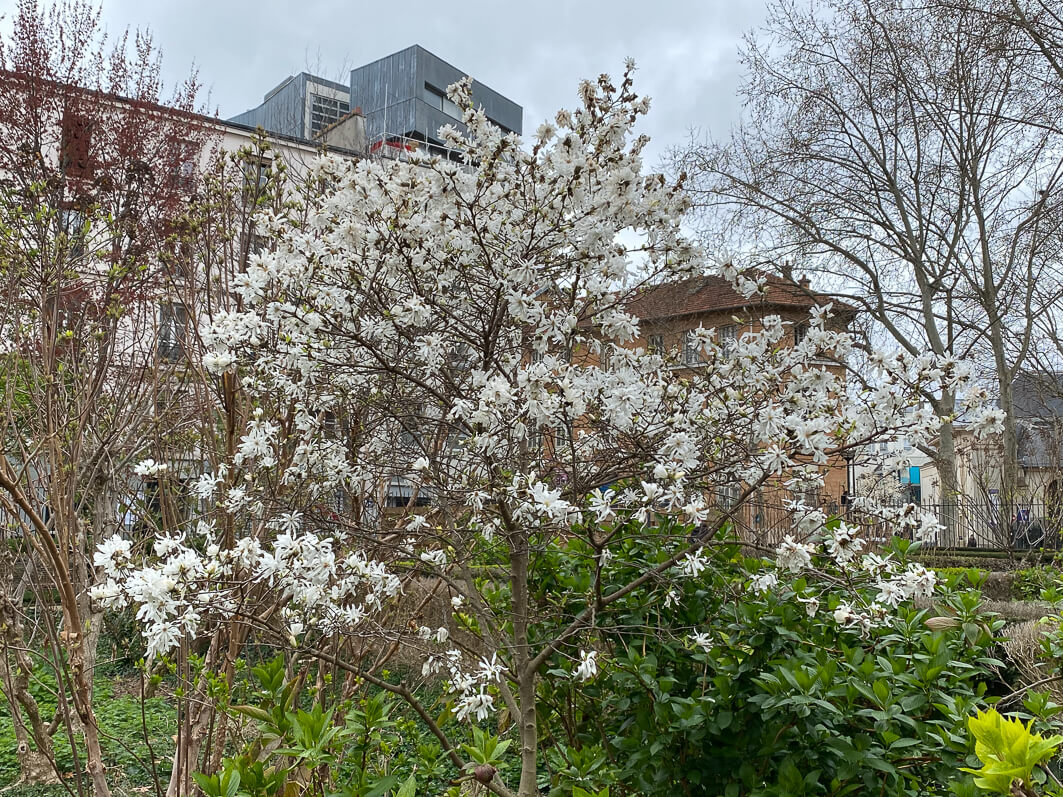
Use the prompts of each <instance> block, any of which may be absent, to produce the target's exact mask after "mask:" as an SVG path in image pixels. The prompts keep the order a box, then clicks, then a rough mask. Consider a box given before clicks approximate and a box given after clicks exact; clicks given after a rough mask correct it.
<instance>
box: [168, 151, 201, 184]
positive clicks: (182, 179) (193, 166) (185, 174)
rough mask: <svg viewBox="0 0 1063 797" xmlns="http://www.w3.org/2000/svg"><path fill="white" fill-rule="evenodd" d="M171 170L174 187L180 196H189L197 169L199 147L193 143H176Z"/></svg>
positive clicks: (194, 182)
mask: <svg viewBox="0 0 1063 797" xmlns="http://www.w3.org/2000/svg"><path fill="white" fill-rule="evenodd" d="M172 168H173V180H174V187H175V188H176V189H177V190H178V191H180V192H181V193H182V194H191V193H192V192H193V191H194V190H195V187H196V172H197V171H198V168H199V147H198V145H197V144H196V143H195V142H194V141H179V142H177V145H176V150H175V153H174V161H173V164H172Z"/></svg>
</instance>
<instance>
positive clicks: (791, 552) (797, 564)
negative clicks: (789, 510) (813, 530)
mask: <svg viewBox="0 0 1063 797" xmlns="http://www.w3.org/2000/svg"><path fill="white" fill-rule="evenodd" d="M814 550H815V547H814V546H812V545H811V544H809V543H800V542H797V541H796V540H795V539H794V538H793V535H791V534H787V535H786V536H785V537H784V538H783V541H782V544H781V545H779V547H778V548H776V549H775V564H776V565H777V566H778V567H780V568H782V569H784V570H789V571H790V572H791V573H800V572H801V571H802V570H806V569H808V568H809V567H811V565H812V552H813V551H814Z"/></svg>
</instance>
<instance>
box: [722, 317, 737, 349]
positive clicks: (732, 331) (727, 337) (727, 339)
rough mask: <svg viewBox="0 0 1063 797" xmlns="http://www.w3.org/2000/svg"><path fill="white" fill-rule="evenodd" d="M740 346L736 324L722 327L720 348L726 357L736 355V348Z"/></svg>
mask: <svg viewBox="0 0 1063 797" xmlns="http://www.w3.org/2000/svg"><path fill="white" fill-rule="evenodd" d="M737 345H738V328H737V327H736V326H735V325H734V324H726V325H724V326H722V327H720V348H722V349H723V353H724V355H725V356H727V357H730V356H731V355H732V354H734V350H735V346H737Z"/></svg>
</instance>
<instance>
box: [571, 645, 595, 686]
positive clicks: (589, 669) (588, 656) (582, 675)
mask: <svg viewBox="0 0 1063 797" xmlns="http://www.w3.org/2000/svg"><path fill="white" fill-rule="evenodd" d="M579 655H580V663H579V665H578V666H577V667H576V671H575V673H573V677H574V678H576V679H577V680H580V681H589V680H591V679H592V678H593V677H594V676H596V675H597V674H598V660H597V659H598V652H597V651H594V650H589V651H588V650H581V651H580V652H579Z"/></svg>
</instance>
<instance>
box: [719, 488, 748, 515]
mask: <svg viewBox="0 0 1063 797" xmlns="http://www.w3.org/2000/svg"><path fill="white" fill-rule="evenodd" d="M741 495H742V488H741V487H740V486H739V485H737V484H721V485H720V486H719V487H717V488H716V505H717V506H718V507H719V508H720V509H721V510H722V511H724V512H730V511H731V510H732V509H734V508H735V506H736V505H737V504H738V499H739V498H740V497H741Z"/></svg>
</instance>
